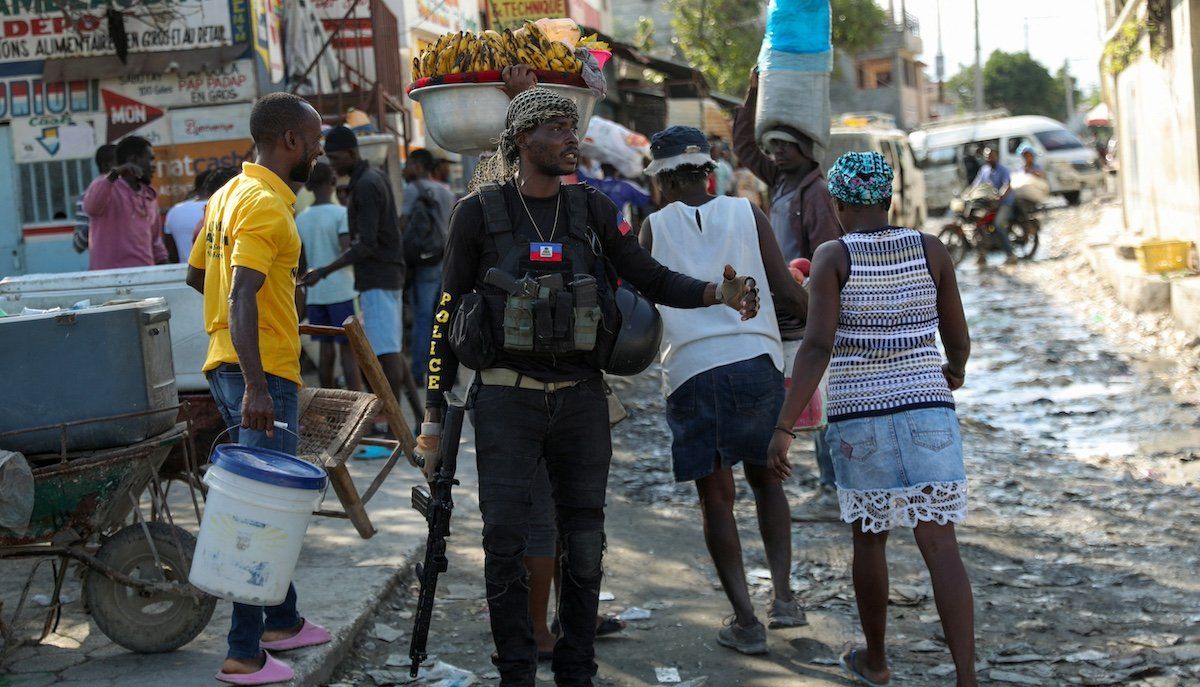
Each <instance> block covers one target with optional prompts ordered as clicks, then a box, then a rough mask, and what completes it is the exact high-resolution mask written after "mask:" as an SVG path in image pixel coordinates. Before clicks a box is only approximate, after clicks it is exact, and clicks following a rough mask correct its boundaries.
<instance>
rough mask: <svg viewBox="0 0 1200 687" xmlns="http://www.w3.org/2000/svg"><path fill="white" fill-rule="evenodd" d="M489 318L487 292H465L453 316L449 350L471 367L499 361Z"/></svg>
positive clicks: (481, 366)
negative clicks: (484, 293) (483, 293)
mask: <svg viewBox="0 0 1200 687" xmlns="http://www.w3.org/2000/svg"><path fill="white" fill-rule="evenodd" d="M490 319H491V318H490V317H488V305H487V302H486V300H485V296H483V295H482V294H479V293H467V294H463V296H462V297H461V298H459V301H458V306H457V307H456V308H455V310H454V316H453V317H451V318H450V333H449V337H448V341H449V342H450V350H452V351H454V355H455V357H457V358H458V360H459V362H461V363H462V364H463V365H466V366H467V367H469V368H471V369H472V370H486V369H488V368H489V367H491V366H492V364H493V363H495V362H496V346H495V343H494V341H493V339H492V324H491V321H490Z"/></svg>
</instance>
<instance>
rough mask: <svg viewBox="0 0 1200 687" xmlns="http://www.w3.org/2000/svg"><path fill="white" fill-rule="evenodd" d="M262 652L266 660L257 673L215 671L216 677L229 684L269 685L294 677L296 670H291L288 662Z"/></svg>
mask: <svg viewBox="0 0 1200 687" xmlns="http://www.w3.org/2000/svg"><path fill="white" fill-rule="evenodd" d="M263 654H264V655H265V656H266V657H267V660H266V662H265V663H263V667H262V668H260V669H259V670H258V672H257V673H248V674H245V675H242V674H238V673H226V672H220V673H217V679H218V680H220V681H221V682H226V683H229V684H231V685H269V684H272V683H275V682H288V681H289V680H291V679H292V678H294V677H296V671H294V670H292V669H291V667H290V666H288V664H286V663H284V662H283V661H280V660H279V659H277V658H274V657H272V656H271V654H268V653H267V652H265V651H264V652H263Z"/></svg>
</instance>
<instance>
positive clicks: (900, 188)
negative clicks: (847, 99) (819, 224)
mask: <svg viewBox="0 0 1200 687" xmlns="http://www.w3.org/2000/svg"><path fill="white" fill-rule="evenodd" d="M889 120H890V117H887V116H884V117H872V116H865V115H862V116H858V115H844V116H842V117H841V118H840V119H838V120H836V121H835V122H834V124H833V126H832V127H831V128H830V130H829V146H828V147H826V149H825V160H824V162H823V163H822V164H823V166H822V169H825V170H826V171H828V170H829V169H830V168H831V167H832V166H833V163H834V162H835V161H836V160H837V159H838V157H840V156H841V155H842V154H843V153H848V152H851V151H854V152H866V151H874V152H876V153H879V154H880V155H883V157H884V159H885V160H887V161H888V164H890V165H891V166H892V169H893V170H895V178H894V179H893V180H892V211H891V214H890V220H889V221H891V223H892V224H895V225H897V226H904V227H915V228H920V226H921V225H922V224H924V223H925V218H926V217H928V216H929V213H928V212H927V210H926V207H925V195H926V193H925V178H924V175H923V174H922V173H921V170H920V169H919V168H918V167H917V162H916V158H914V157H913V151H912V149H911V148H910V147H909V142H908V135H907V134H905V133H904V132H903V131H901V130H899V129H897V128H895V124H894V123H892V122H891V121H889Z"/></svg>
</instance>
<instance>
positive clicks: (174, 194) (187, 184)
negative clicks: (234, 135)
mask: <svg viewBox="0 0 1200 687" xmlns="http://www.w3.org/2000/svg"><path fill="white" fill-rule="evenodd" d="M253 145H254V143H253V142H252V141H251V140H250V139H248V138H245V139H235V140H230V141H209V142H205V143H186V144H183V145H172V146H163V147H161V148H155V149H154V157H155V160H154V188H155V190H157V191H158V201H159V205H160V206H161V207H163V208H164V209H165V208H168V207H170V206H172V205H174V204H175V203H178V202H179V201H181V200H183V199H184V198H186V197H187V195H188V194H189V193H191V192H192V186H193V185H194V184H195V181H196V175H197V174H199V173H200V172H203V171H205V170H208V169H217V168H219V167H237V168H239V169H240V168H241V166H242V162H244V161H245V160H246V159H247V158H246V155H247V154H248V153H249V152H250V150H251V147H252V146H253Z"/></svg>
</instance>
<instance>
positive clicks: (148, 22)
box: [0, 0, 231, 63]
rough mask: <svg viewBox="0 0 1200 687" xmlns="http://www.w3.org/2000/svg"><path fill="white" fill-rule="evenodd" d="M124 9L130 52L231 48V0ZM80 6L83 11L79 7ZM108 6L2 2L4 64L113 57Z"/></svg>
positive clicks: (172, 1)
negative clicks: (107, 17) (105, 13)
mask: <svg viewBox="0 0 1200 687" xmlns="http://www.w3.org/2000/svg"><path fill="white" fill-rule="evenodd" d="M117 4H118V5H121V6H123V7H124V13H125V32H126V35H127V37H128V42H129V52H131V53H138V52H164V51H172V50H192V49H196V48H215V47H222V46H227V45H230V44H231V41H230V35H231V27H230V14H229V0H161V1H160V2H153V3H132V2H128V1H127V2H120V3H117ZM80 5H82V6H84V7H85V8H86V9H85V10H79V9H77V8H78V7H79V6H80ZM104 8H105V4H104V3H94V2H86V3H85V2H78V1H69V2H62V3H60V2H58V1H57V0H0V63H3V62H24V61H29V60H46V59H52V58H67V57H92V56H97V55H112V54H115V52H116V51H115V50H114V48H113V45H112V42H111V41H110V40H109V37H108V22H107V20H106V19H105V16H104Z"/></svg>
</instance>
